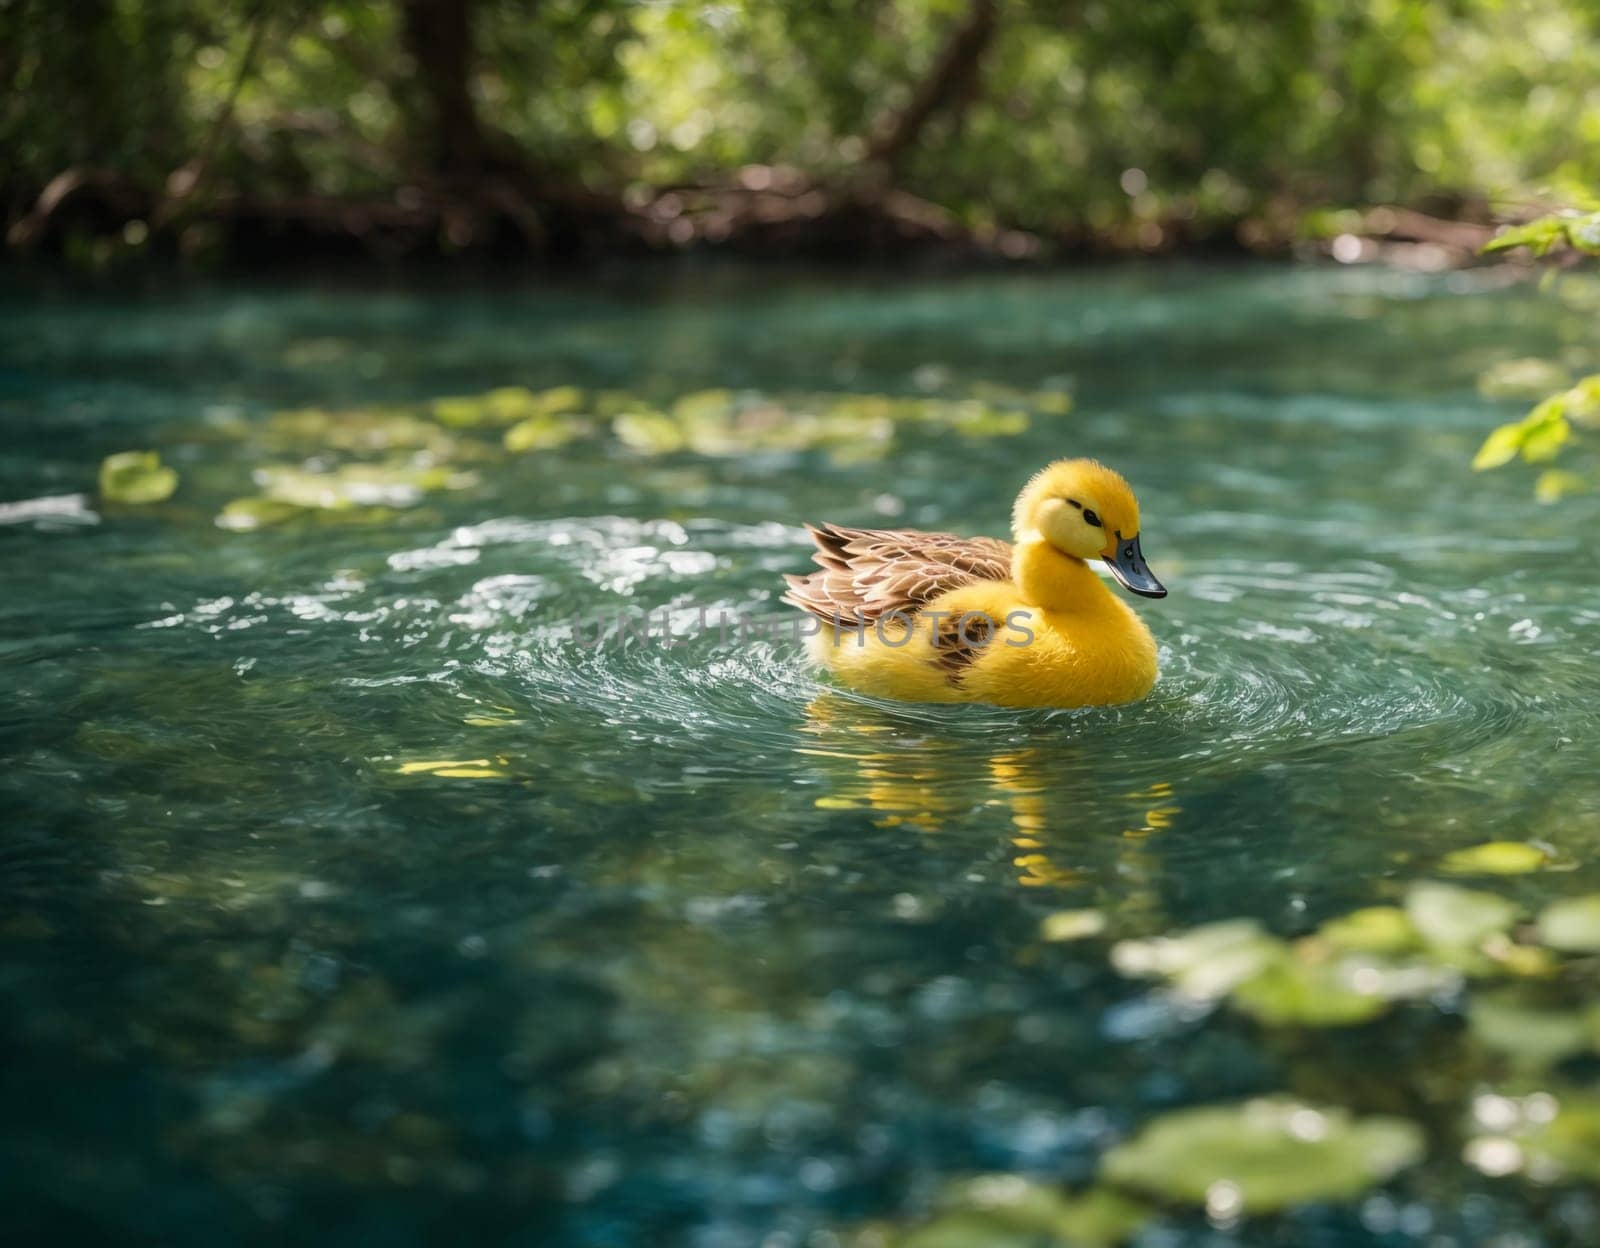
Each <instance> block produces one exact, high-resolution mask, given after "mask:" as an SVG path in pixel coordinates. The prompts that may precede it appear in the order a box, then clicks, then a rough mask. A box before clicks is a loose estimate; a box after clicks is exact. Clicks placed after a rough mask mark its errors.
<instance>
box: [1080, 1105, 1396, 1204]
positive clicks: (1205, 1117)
mask: <svg viewBox="0 0 1600 1248" xmlns="http://www.w3.org/2000/svg"><path fill="white" fill-rule="evenodd" d="M1422 1155H1423V1137H1422V1132H1421V1130H1419V1129H1418V1128H1417V1127H1416V1126H1415V1125H1414V1124H1413V1123H1410V1122H1406V1121H1404V1120H1403V1119H1399V1118H1367V1119H1354V1118H1351V1117H1350V1116H1349V1114H1347V1113H1346V1112H1345V1111H1343V1110H1339V1109H1326V1108H1319V1107H1314V1106H1311V1105H1307V1104H1303V1103H1301V1102H1299V1101H1295V1100H1291V1099H1289V1098H1287V1097H1271V1098H1264V1099H1261V1100H1253V1101H1247V1102H1244V1103H1243V1104H1239V1105H1216V1106H1206V1107H1203V1108H1199V1109H1187V1110H1180V1111H1178V1112H1177V1113H1173V1114H1168V1115H1167V1116H1166V1117H1164V1118H1158V1119H1157V1120H1156V1121H1155V1122H1153V1123H1151V1124H1150V1125H1149V1126H1147V1127H1146V1128H1145V1129H1144V1130H1143V1131H1142V1132H1140V1133H1139V1135H1138V1136H1137V1137H1136V1138H1134V1139H1133V1140H1131V1141H1129V1142H1128V1143H1126V1144H1122V1145H1119V1146H1118V1147H1116V1148H1114V1149H1112V1150H1111V1151H1110V1152H1109V1153H1107V1154H1106V1156H1105V1160H1104V1162H1103V1165H1102V1174H1103V1175H1104V1177H1105V1178H1106V1179H1107V1180H1109V1181H1110V1182H1112V1183H1114V1184H1116V1185H1117V1186H1119V1187H1127V1188H1132V1189H1134V1190H1135V1191H1138V1192H1141V1193H1144V1194H1146V1195H1150V1196H1155V1197H1160V1198H1164V1199H1167V1200H1172V1201H1177V1202H1182V1203H1186V1204H1194V1205H1199V1206H1202V1207H1204V1208H1206V1209H1208V1210H1209V1211H1210V1212H1211V1213H1212V1214H1213V1215H1219V1216H1226V1215H1232V1214H1237V1213H1240V1212H1245V1213H1262V1212H1268V1211H1272V1210H1277V1209H1286V1208H1289V1207H1291V1206H1294V1205H1299V1204H1304V1203H1307V1202H1309V1201H1321V1200H1339V1199H1349V1198H1351V1197H1354V1196H1358V1195H1360V1193H1362V1192H1363V1191H1365V1190H1366V1189H1367V1188H1369V1187H1371V1186H1372V1185H1373V1184H1375V1183H1381V1182H1383V1181H1384V1180H1386V1179H1388V1178H1389V1177H1390V1176H1391V1175H1393V1174H1394V1173H1395V1172H1397V1171H1399V1170H1401V1169H1403V1168H1404V1167H1406V1166H1409V1165H1412V1164H1413V1163H1415V1162H1417V1161H1418V1160H1420V1159H1421V1157H1422Z"/></svg>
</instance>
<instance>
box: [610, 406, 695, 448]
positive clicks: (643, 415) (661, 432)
mask: <svg viewBox="0 0 1600 1248" xmlns="http://www.w3.org/2000/svg"><path fill="white" fill-rule="evenodd" d="M611 428H612V431H613V432H614V433H615V434H616V435H617V441H619V442H621V443H622V445H623V446H625V447H627V448H628V449H629V450H631V451H638V452H640V453H641V454H643V455H670V454H672V453H673V452H674V451H681V450H682V449H683V448H684V445H685V439H684V436H683V429H682V428H681V427H680V426H679V425H678V422H677V421H675V420H673V419H672V417H670V416H668V415H667V414H666V413H664V412H653V411H636V412H623V413H622V414H621V415H619V416H618V417H617V418H616V419H615V420H614V421H612V424H611Z"/></svg>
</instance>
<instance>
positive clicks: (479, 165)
mask: <svg viewBox="0 0 1600 1248" xmlns="http://www.w3.org/2000/svg"><path fill="white" fill-rule="evenodd" d="M402 10H403V18H404V38H405V46H406V50H407V51H408V52H409V53H410V54H411V59H412V60H413V62H414V63H415V64H416V72H417V85H418V86H419V88H420V89H421V92H422V96H423V99H422V109H421V111H422V113H423V116H424V119H425V125H426V127H427V129H426V131H425V133H424V136H423V141H422V145H421V146H422V148H423V155H424V159H425V160H426V161H427V163H428V167H429V169H430V170H431V171H432V172H433V173H435V174H438V175H439V176H441V177H442V178H444V179H445V180H446V181H460V180H462V179H467V178H471V177H473V176H475V175H476V174H478V173H480V172H481V171H482V170H483V167H484V164H485V160H486V157H487V155H488V151H487V146H488V145H487V143H486V142H485V136H484V130H483V124H482V123H481V122H480V121H479V119H478V106H477V102H476V101H475V100H474V99H473V98H472V71H473V62H474V60H475V59H476V49H475V47H474V44H473V17H474V6H473V0H402Z"/></svg>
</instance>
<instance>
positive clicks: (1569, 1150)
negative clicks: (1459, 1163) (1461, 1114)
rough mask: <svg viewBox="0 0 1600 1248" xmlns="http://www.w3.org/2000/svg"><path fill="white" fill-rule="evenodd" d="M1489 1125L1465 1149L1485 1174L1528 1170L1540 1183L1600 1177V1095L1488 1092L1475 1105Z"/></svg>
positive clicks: (1469, 1159)
mask: <svg viewBox="0 0 1600 1248" xmlns="http://www.w3.org/2000/svg"><path fill="white" fill-rule="evenodd" d="M1473 1110H1474V1116H1475V1117H1476V1118H1477V1120H1478V1122H1479V1123H1480V1124H1481V1125H1482V1126H1484V1127H1486V1128H1488V1130H1487V1132H1486V1133H1485V1134H1482V1135H1479V1136H1477V1137H1475V1138H1474V1139H1473V1140H1471V1141H1470V1142H1469V1143H1468V1144H1467V1147H1466V1149H1465V1150H1464V1153H1465V1157H1466V1160H1467V1162H1468V1164H1470V1165H1472V1166H1475V1167H1477V1169H1479V1170H1481V1171H1482V1172H1483V1173H1484V1174H1489V1175H1506V1174H1517V1173H1522V1174H1526V1175H1527V1176H1528V1177H1529V1178H1531V1179H1533V1180H1535V1181H1536V1182H1540V1183H1553V1182H1557V1181H1559V1180H1561V1179H1567V1178H1582V1179H1589V1180H1591V1181H1595V1180H1600V1098H1596V1097H1595V1096H1594V1095H1593V1094H1590V1093H1583V1092H1565V1091H1564V1092H1561V1093H1560V1094H1559V1095H1551V1093H1549V1092H1534V1093H1532V1094H1530V1095H1528V1096H1524V1097H1510V1096H1497V1095H1495V1094H1493V1093H1484V1094H1482V1095H1480V1096H1479V1097H1478V1098H1477V1101H1476V1102H1475V1103H1474V1106H1473Z"/></svg>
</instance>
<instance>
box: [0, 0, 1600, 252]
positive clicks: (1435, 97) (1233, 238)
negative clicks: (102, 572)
mask: <svg viewBox="0 0 1600 1248" xmlns="http://www.w3.org/2000/svg"><path fill="white" fill-rule="evenodd" d="M1597 22H1600V18H1597V16H1596V14H1595V13H1593V12H1591V11H1590V10H1589V8H1588V6H1585V5H1581V4H1578V3H1575V2H1574V0H1512V2H1510V3H1506V4H1496V5H1488V4H1477V3H1471V4H1466V5H1460V4H1455V5H1442V4H1432V3H1416V4H1412V5H1408V6H1403V7H1399V8H1397V7H1396V6H1393V5H1388V4H1378V3H1370V4H1368V3H1358V4H1355V5H1350V4H1345V3H1334V2H1333V0H1292V2H1291V3H1287V4H1280V5H1274V6H1271V10H1270V13H1256V12H1252V11H1248V7H1247V8H1246V9H1242V10H1241V11H1239V12H1237V13H1226V14H1224V13H1220V12H1216V11H1213V10H1212V8H1211V7H1209V6H1203V5H1199V4H1196V3H1193V2H1191V0H1168V2H1166V3H1157V4H1151V5H1143V6H1139V7H1138V10H1137V11H1136V12H1124V11H1122V9H1121V8H1120V7H1119V6H1113V5H1109V4H1099V3H1095V2H1093V0H1082V2H1081V3H1075V4H1070V5H1057V4H1045V3H1039V2H1029V0H952V2H950V3H934V2H933V0H919V2H915V3H913V2H911V0H904V2H902V3H889V2H887V0H877V2H873V3H866V4H853V3H852V4H844V3H823V4H817V3H813V2H807V3H801V2H799V0H767V2H765V3H760V4H756V3H739V2H730V3H726V4H721V5H704V4H687V3H676V2H670V3H661V4H652V5H648V6H640V5H635V4H628V3H622V2H620V0H540V2H537V3H535V2H532V0H302V2H301V3H296V4H293V5H270V4H255V5H227V4H222V3H205V2H201V3H178V2H177V0H151V2H149V3H139V4H135V3H131V2H128V0H85V3H83V4H80V5H75V6H72V10H71V12H70V13H68V12H66V11H65V10H64V9H63V8H62V7H61V6H57V5H52V4H47V3H44V2H43V0H16V2H15V3H12V4H10V5H7V6H5V8H4V9H3V10H0V49H3V51H0V98H3V103H0V151H3V152H4V155H5V157H6V159H5V160H4V161H0V211H3V213H4V216H5V237H6V242H7V246H8V248H10V249H13V250H15V251H20V252H30V253H43V254H46V255H53V256H61V257H64V258H66V259H67V260H69V261H72V262H75V263H80V264H84V265H88V266H103V265H105V264H108V263H112V262H114V261H116V260H117V259H118V258H120V257H123V256H126V255H136V254H143V253H146V252H155V253H158V254H163V255H172V256H179V257H183V258H186V259H190V260H204V259H215V258H217V257H225V258H229V259H233V260H242V261H246V262H250V261H255V262H263V263H269V264H276V263H278V262H280V261H281V260H283V259H285V258H292V257H313V258H315V257H325V256H330V255H345V256H356V257H378V258H383V259H389V260H393V259H411V258H424V257H453V256H457V255H461V254H474V253H475V254H480V255H486V256H491V257H495V258H497V259H503V258H508V257H515V258H531V259H538V260H545V261H556V262H561V261H585V260H590V259H593V258H596V257H602V256H635V255H647V254H656V253H663V252H667V253H670V252H678V251H684V250H688V251H726V252H730V253H734V254H738V255H742V256H793V257H839V258H847V259H849V258H856V257H860V256H898V255H902V254H905V253H907V252H923V253H929V252H932V253H936V254H957V255H973V254H978V255H994V256H998V257H1001V258H1004V259H1008V260H1027V259H1033V258H1050V257H1055V256H1061V255H1070V254H1082V253H1086V252H1087V253H1104V252H1165V251H1174V250H1205V251H1212V252H1216V251H1224V252H1226V251H1234V252H1237V251H1274V250H1284V249H1288V248H1290V247H1291V246H1294V245H1297V244H1298V245H1301V246H1306V247H1311V248H1321V249H1324V250H1326V249H1330V248H1331V247H1332V243H1333V240H1335V239H1337V238H1340V237H1344V236H1349V237H1352V238H1355V239H1358V240H1359V239H1360V238H1363V237H1369V238H1372V239H1376V240H1379V241H1380V242H1383V243H1385V244H1387V243H1389V242H1396V243H1400V244H1402V245H1412V244H1420V245H1423V246H1426V247H1428V248H1434V249H1440V254H1439V255H1436V256H1433V257H1432V258H1431V259H1430V260H1429V265H1431V266H1432V267H1439V266H1441V265H1443V264H1448V263H1454V262H1458V261H1459V259H1461V258H1462V257H1464V256H1465V255H1468V254H1470V252H1471V251H1472V250H1473V249H1474V248H1475V247H1476V246H1478V245H1479V244H1481V242H1482V241H1483V240H1484V238H1485V237H1486V236H1487V234H1486V223H1488V222H1490V221H1492V220H1495V219H1500V218H1505V217H1511V218H1517V217H1520V216H1523V215H1525V214H1526V213H1528V212H1529V211H1531V209H1532V207H1533V205H1534V202H1535V201H1537V200H1539V199H1541V198H1543V199H1550V198H1555V199H1571V198H1573V196H1574V195H1575V193H1576V189H1575V188H1579V187H1583V186H1586V185H1594V184H1596V183H1597V182H1600V167H1597V166H1600V158H1597V157H1596V156H1595V155H1594V154H1593V152H1592V151H1590V150H1588V148H1587V147H1586V146H1585V145H1583V144H1576V143H1574V142H1573V141H1572V136H1573V135H1575V134H1580V133H1582V132H1583V130H1584V128H1585V127H1586V126H1588V125H1590V124H1592V122H1593V121H1594V120H1595V119H1596V114H1597V110H1600V102H1597V101H1596V100H1595V99H1594V98H1593V93H1592V92H1591V91H1590V90H1589V84H1590V83H1592V82H1593V81H1594V75H1595V73H1596V72H1597V71H1600V51H1593V50H1591V49H1596V48H1600V40H1596V39H1595V38H1594V36H1595V34H1596V33H1600V32H1597V29H1596V27H1597ZM1530 34H1532V35H1536V36H1537V37H1536V38H1530V37H1525V36H1527V35H1530ZM1558 46H1559V48H1560V55H1559V56H1557V55H1553V54H1552V55H1547V54H1546V53H1545V52H1542V51H1541V49H1555V48H1557V47H1558ZM1529 101H1533V104H1530V103H1529ZM1535 105H1536V106H1535ZM1591 146H1592V145H1591ZM1354 246H1355V244H1353V243H1348V242H1347V243H1346V244H1344V248H1345V251H1346V252H1349V251H1351V249H1352V248H1353V247H1354ZM1419 267H1428V266H1426V265H1424V266H1419Z"/></svg>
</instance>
